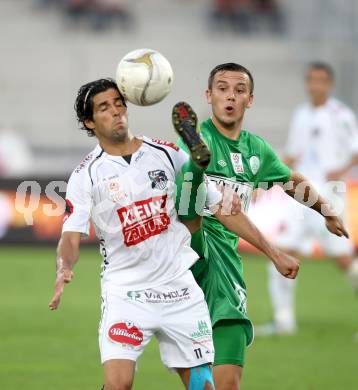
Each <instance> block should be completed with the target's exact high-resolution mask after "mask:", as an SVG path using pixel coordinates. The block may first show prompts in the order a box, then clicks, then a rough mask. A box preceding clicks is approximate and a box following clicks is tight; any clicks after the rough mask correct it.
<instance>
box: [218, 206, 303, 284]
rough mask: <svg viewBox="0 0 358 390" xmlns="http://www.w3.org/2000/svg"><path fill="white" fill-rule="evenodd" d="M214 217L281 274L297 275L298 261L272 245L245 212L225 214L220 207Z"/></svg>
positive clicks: (286, 275)
mask: <svg viewBox="0 0 358 390" xmlns="http://www.w3.org/2000/svg"><path fill="white" fill-rule="evenodd" d="M215 217H216V218H217V219H218V220H219V221H220V222H221V223H222V224H223V225H224V226H225V227H226V228H227V229H229V230H230V231H232V232H233V233H235V234H236V235H238V236H239V237H241V238H243V239H244V240H245V241H247V242H248V243H250V244H251V245H253V246H254V247H255V248H256V249H258V250H260V251H261V252H263V253H264V254H265V255H266V256H267V257H268V258H269V259H270V260H271V261H272V262H273V264H274V265H275V267H276V268H277V270H278V271H279V272H280V273H281V274H282V275H283V276H285V277H286V278H290V279H294V278H295V277H296V276H297V273H298V270H299V261H298V260H297V259H296V258H294V257H292V256H290V255H288V254H286V253H284V252H282V251H281V250H279V249H278V248H276V247H275V246H273V245H272V244H271V243H270V242H269V241H268V240H267V239H266V238H265V237H264V236H263V234H262V233H261V232H260V230H259V229H258V228H257V227H256V226H255V224H254V223H253V222H252V221H251V220H250V218H249V217H248V216H247V215H246V214H244V213H243V212H240V213H238V214H236V215H227V213H222V212H221V209H220V210H218V211H217V212H216V213H215Z"/></svg>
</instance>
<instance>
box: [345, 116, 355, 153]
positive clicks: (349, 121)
mask: <svg viewBox="0 0 358 390" xmlns="http://www.w3.org/2000/svg"><path fill="white" fill-rule="evenodd" d="M345 125H346V127H347V131H348V134H347V141H348V148H349V150H350V152H351V156H354V155H357V154H358V124H357V118H356V116H355V115H354V113H353V111H351V110H348V111H347V116H346V120H345Z"/></svg>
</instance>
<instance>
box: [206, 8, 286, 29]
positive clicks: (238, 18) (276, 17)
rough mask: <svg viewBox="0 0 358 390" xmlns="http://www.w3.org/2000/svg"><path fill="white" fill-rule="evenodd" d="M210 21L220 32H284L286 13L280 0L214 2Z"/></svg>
mask: <svg viewBox="0 0 358 390" xmlns="http://www.w3.org/2000/svg"><path fill="white" fill-rule="evenodd" d="M210 21H211V22H212V24H213V26H214V27H215V28H217V29H219V30H221V29H230V30H233V31H235V32H239V33H244V34H250V33H256V32H258V31H262V30H264V31H266V32H272V33H277V34H280V33H282V32H284V29H285V28H284V13H283V10H282V8H281V5H280V2H279V1H278V0H212V10H211V14H210Z"/></svg>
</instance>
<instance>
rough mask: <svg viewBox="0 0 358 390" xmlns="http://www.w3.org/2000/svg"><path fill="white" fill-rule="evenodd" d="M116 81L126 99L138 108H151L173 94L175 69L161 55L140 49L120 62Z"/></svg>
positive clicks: (153, 51)
mask: <svg viewBox="0 0 358 390" xmlns="http://www.w3.org/2000/svg"><path fill="white" fill-rule="evenodd" d="M116 82H117V85H118V89H119V90H120V92H121V94H122V95H123V96H124V98H125V99H126V100H128V101H129V102H131V103H133V104H136V105H138V106H150V105H152V104H155V103H158V102H160V101H161V100H163V99H164V98H165V97H166V96H167V95H168V93H169V92H170V90H171V87H172V84H173V69H172V67H171V65H170V63H169V61H168V60H167V59H166V58H165V57H164V56H163V55H162V54H160V53H159V52H157V51H155V50H151V49H137V50H134V51H131V52H130V53H128V54H126V55H125V56H124V57H123V58H122V60H121V61H120V62H119V64H118V66H117V72H116Z"/></svg>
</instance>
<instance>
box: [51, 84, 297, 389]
mask: <svg viewBox="0 0 358 390" xmlns="http://www.w3.org/2000/svg"><path fill="white" fill-rule="evenodd" d="M75 107H76V111H77V116H78V119H79V122H80V123H81V124H82V125H83V128H84V129H85V130H87V132H88V133H89V134H90V135H95V136H96V137H97V139H98V141H99V145H98V146H96V148H95V149H94V150H93V151H92V152H91V153H90V154H89V155H88V156H87V157H86V158H85V159H84V160H83V161H82V163H81V164H80V165H79V166H78V167H77V168H76V169H75V170H74V172H73V173H72V175H71V177H70V180H69V183H68V188H67V194H66V198H67V199H66V205H67V207H66V210H67V216H66V219H65V221H64V224H63V231H62V236H61V239H60V242H59V245H58V249H57V255H58V256H57V274H56V275H57V276H56V286H55V294H54V297H53V298H52V300H51V302H50V305H49V306H50V308H51V309H52V310H54V309H57V307H58V305H59V302H60V299H61V296H62V293H63V289H64V285H65V283H69V282H70V281H71V279H72V276H73V273H72V269H73V267H74V265H75V263H76V262H77V259H78V257H79V247H80V239H81V235H88V233H89V220H90V219H92V222H93V224H94V226H95V230H96V234H97V237H98V238H99V240H100V246H101V253H102V256H103V270H102V283H101V293H102V316H101V323H100V328H99V344H100V351H101V360H102V363H103V366H104V373H105V385H104V389H105V390H118V389H130V388H131V387H132V383H133V379H134V372H135V364H136V361H137V359H138V358H139V356H140V355H141V353H142V352H143V349H144V347H145V346H146V345H147V344H148V343H149V341H150V339H151V337H152V336H153V335H154V334H155V336H156V337H157V339H158V341H159V345H160V352H161V357H162V360H163V362H164V364H165V365H166V366H167V367H169V368H172V369H175V370H176V371H177V372H178V373H179V375H180V377H181V379H182V381H183V383H184V385H185V386H186V388H188V389H190V390H204V389H205V390H210V389H214V383H213V378H212V374H211V370H210V367H209V363H211V362H212V361H213V353H214V350H213V342H212V330H211V323H210V316H209V312H208V308H207V305H206V302H205V300H204V294H203V292H202V290H201V289H200V288H199V286H198V285H197V283H196V282H195V280H194V278H193V275H192V273H191V271H190V270H189V268H190V267H191V266H192V265H193V263H194V262H195V261H196V260H197V259H198V255H197V254H196V253H195V252H194V251H193V250H192V249H191V247H190V244H191V240H193V238H194V237H195V236H196V234H197V232H198V231H200V218H201V217H199V216H198V212H197V211H196V213H195V214H194V213H193V210H192V206H193V204H192V202H191V200H192V196H191V195H192V194H191V193H189V196H188V197H189V199H188V205H187V206H188V207H187V208H188V211H187V214H188V215H191V216H192V217H193V218H191V219H189V220H187V221H186V226H185V225H184V224H182V223H181V222H180V221H179V219H178V214H177V212H176V202H175V186H174V184H175V183H178V182H179V181H178V177H180V176H181V175H183V173H190V174H191V176H192V181H191V184H192V188H193V189H194V191H192V192H194V195H196V193H199V189H200V186H198V184H199V183H203V175H204V170H205V167H206V166H207V164H208V163H209V161H210V153H209V152H208V149H207V147H206V145H205V144H204V143H203V142H202V141H201V139H200V137H199V136H198V134H197V133H196V128H195V125H196V120H194V121H193V120H192V118H193V113H190V112H188V111H187V109H188V107H187V106H186V105H185V104H182V103H180V104H178V105H176V106H175V107H174V118H175V121H174V124H175V127H176V128H177V131H179V130H180V131H179V132H180V134H181V135H182V136H183V139H184V138H185V135H186V131H188V134H189V136H188V137H186V138H187V141H188V142H186V144H187V146H188V147H189V150H191V152H192V153H191V156H192V158H193V159H194V160H195V161H196V165H195V164H194V163H193V161H192V159H189V158H188V156H187V154H186V153H185V152H183V151H181V150H180V149H179V148H178V147H176V146H175V145H173V144H171V143H169V142H165V141H160V140H152V139H149V138H147V137H134V136H132V135H131V134H130V132H129V130H128V121H127V120H128V116H127V107H126V103H125V101H124V99H123V97H122V96H121V94H120V93H119V91H118V89H117V86H116V84H115V82H114V81H113V80H110V79H100V80H97V81H94V82H92V83H88V84H86V85H84V86H83V87H81V88H80V90H79V93H78V97H77V100H76V105H75ZM185 128H186V130H185ZM183 129H184V130H183ZM188 134H187V135H188ZM184 141H185V139H184ZM207 186H208V187H207V190H208V191H207V196H206V205H207V206H208V207H209V208H210V207H211V206H214V205H217V204H218V203H219V202H220V201H221V198H222V195H221V193H220V192H219V191H217V190H216V188H215V187H212V186H211V185H210V184H207ZM204 188H205V185H204ZM195 189H197V191H196V190H195ZM178 191H180V188H178ZM204 192H205V191H204ZM182 194H184V195H186V194H185V193H182ZM182 196H183V195H182ZM177 198H178V197H177ZM195 198H196V196H195ZM181 199H183V198H182V197H181ZM181 199H180V200H181ZM198 199H199V203H200V201H201V198H200V197H199V198H198ZM180 203H181V202H180ZM184 203H185V202H184ZM196 203H198V202H196ZM180 206H182V209H184V208H185V204H184V205H183V204H181V205H180ZM194 206H195V207H198V208H199V211H201V210H202V209H203V207H204V204H203V202H201V205H200V206H198V205H197V204H194ZM230 213H231V211H230ZM230 213H229V214H230ZM233 214H235V213H233ZM239 214H240V215H242V216H244V214H242V213H239ZM215 215H218V217H220V218H223V219H228V220H229V221H228V224H230V223H231V225H232V224H233V223H232V220H231V222H230V218H231V217H232V216H231V215H224V214H223V213H222V208H221V207H219V208H216V214H215ZM244 219H245V220H244V221H243V222H245V221H246V222H248V221H247V219H246V217H245V216H244ZM246 222H245V223H246ZM249 225H250V224H249ZM245 226H246V227H247V226H248V225H247V223H246V225H245ZM250 226H251V225H250ZM233 229H235V226H234V227H233ZM246 231H247V232H248V238H251V239H252V241H251V242H253V243H256V244H257V246H260V247H261V249H264V248H265V245H266V244H265V243H264V240H263V238H262V237H261V236H260V235H259V234H258V232H257V230H255V228H253V227H252V226H251V227H249V228H248V229H246ZM190 233H192V237H193V238H192V237H191V235H190ZM238 233H241V232H239V231H238ZM244 236H245V235H244ZM256 239H257V240H256ZM255 240H256V241H255ZM266 249H267V250H268V251H269V250H270V248H269V246H268V245H266ZM275 257H276V258H277V262H275V264H276V266H277V267H278V269H279V270H280V272H283V273H284V274H285V275H287V276H288V277H295V276H296V274H297V271H298V266H297V263H296V261H295V260H294V259H292V258H290V257H287V256H284V255H282V256H280V255H279V254H278V255H277V256H276V255H275Z"/></svg>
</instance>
